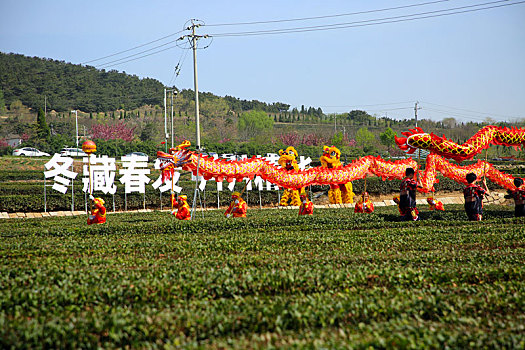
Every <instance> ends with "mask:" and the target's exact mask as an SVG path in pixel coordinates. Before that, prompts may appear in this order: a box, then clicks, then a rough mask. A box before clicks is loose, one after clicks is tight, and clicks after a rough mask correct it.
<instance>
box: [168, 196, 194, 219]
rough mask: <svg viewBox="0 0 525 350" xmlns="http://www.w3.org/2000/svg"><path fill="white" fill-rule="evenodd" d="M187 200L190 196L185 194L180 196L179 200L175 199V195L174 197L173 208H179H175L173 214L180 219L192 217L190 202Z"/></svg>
mask: <svg viewBox="0 0 525 350" xmlns="http://www.w3.org/2000/svg"><path fill="white" fill-rule="evenodd" d="M187 200H188V196H186V195H184V194H183V195H180V196H179V199H178V201H175V197H172V201H173V208H174V209H177V210H173V211H172V212H171V214H172V215H175V217H176V218H177V219H179V220H190V219H191V212H190V205H189V204H188V202H187Z"/></svg>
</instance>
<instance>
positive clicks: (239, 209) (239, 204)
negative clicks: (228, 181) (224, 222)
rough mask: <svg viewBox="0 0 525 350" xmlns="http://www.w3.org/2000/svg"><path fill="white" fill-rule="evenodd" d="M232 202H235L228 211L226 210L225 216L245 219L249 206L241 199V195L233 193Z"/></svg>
mask: <svg viewBox="0 0 525 350" xmlns="http://www.w3.org/2000/svg"><path fill="white" fill-rule="evenodd" d="M232 200H233V201H232V202H231V203H230V206H229V207H228V209H226V212H225V213H224V216H226V217H227V218H229V217H230V216H232V215H233V217H234V218H245V217H246V211H247V210H248V205H247V204H246V202H245V201H244V200H243V199H242V198H241V194H240V193H239V192H233V193H232Z"/></svg>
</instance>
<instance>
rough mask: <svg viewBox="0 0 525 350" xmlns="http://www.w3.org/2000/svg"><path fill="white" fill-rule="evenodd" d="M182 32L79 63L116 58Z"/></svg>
mask: <svg viewBox="0 0 525 350" xmlns="http://www.w3.org/2000/svg"><path fill="white" fill-rule="evenodd" d="M182 32H183V30H180V31H178V32H176V33H172V34H169V35H166V36H164V37H162V38H159V39H155V40H152V41H150V42H147V43H145V44H142V45H138V46H135V47H132V48H131V49H127V50H123V51H119V52H116V53H114V54H111V55H107V56H104V57H100V58H96V59H94V60H90V61H86V62H83V63H81V64H87V63H91V62H96V61H100V60H103V59H106V58H109V57H113V56H117V55H120V54H123V53H126V52H129V51H133V50H135V49H139V48H141V47H144V46H148V45H150V44H153V43H156V42H159V41H161V40H164V39H166V38H169V37H172V36H175V35H179V34H180V33H182Z"/></svg>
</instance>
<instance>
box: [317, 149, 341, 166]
mask: <svg viewBox="0 0 525 350" xmlns="http://www.w3.org/2000/svg"><path fill="white" fill-rule="evenodd" d="M340 158H341V151H340V150H339V149H338V148H337V147H335V146H330V147H328V146H324V147H323V155H322V156H321V158H320V159H319V160H320V161H321V166H323V167H324V168H338V167H340V166H341V165H342V164H341V160H340Z"/></svg>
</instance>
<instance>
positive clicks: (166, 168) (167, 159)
mask: <svg viewBox="0 0 525 350" xmlns="http://www.w3.org/2000/svg"><path fill="white" fill-rule="evenodd" d="M189 145H190V142H189V141H184V142H183V143H182V144H180V145H178V146H177V147H175V148H170V153H166V152H162V151H157V160H158V161H159V168H160V171H161V172H162V182H166V181H167V180H168V179H170V178H171V176H173V173H174V171H175V168H179V167H182V166H184V165H186V164H187V163H188V162H189V161H190V156H191V151H190V150H187V149H186V147H188V146H189Z"/></svg>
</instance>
